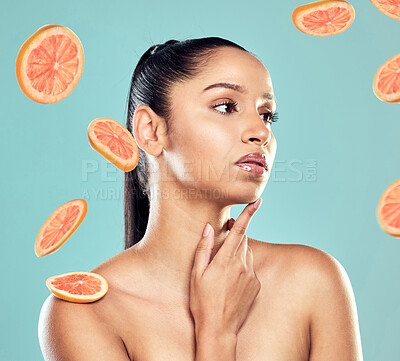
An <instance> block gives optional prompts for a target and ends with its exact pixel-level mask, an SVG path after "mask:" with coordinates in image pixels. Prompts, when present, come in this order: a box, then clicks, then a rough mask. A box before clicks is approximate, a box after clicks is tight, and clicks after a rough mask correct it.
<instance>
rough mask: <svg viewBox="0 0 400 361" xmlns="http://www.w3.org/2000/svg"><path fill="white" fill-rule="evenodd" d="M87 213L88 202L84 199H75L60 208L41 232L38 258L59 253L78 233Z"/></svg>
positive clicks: (36, 251) (44, 224)
mask: <svg viewBox="0 0 400 361" xmlns="http://www.w3.org/2000/svg"><path fill="white" fill-rule="evenodd" d="M86 213H87V202H86V201H85V200H84V199H74V200H72V201H69V202H67V203H65V204H63V205H61V206H60V207H58V208H57V209H56V210H55V211H54V212H53V213H52V214H51V215H50V217H49V218H47V220H46V221H45V222H44V223H43V225H42V227H41V228H40V230H39V233H38V235H37V237H36V242H35V253H36V256H38V257H42V256H46V255H48V254H50V253H53V252H55V251H57V250H58V249H59V248H60V247H61V246H62V245H63V244H64V243H65V242H66V240H67V239H68V238H69V237H71V235H72V234H73V233H74V232H75V231H76V229H77V228H78V227H79V225H80V224H81V223H82V221H83V219H84V218H85V216H86Z"/></svg>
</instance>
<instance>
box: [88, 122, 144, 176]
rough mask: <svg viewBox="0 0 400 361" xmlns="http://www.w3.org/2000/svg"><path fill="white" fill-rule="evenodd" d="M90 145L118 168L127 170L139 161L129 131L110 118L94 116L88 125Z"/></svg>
mask: <svg viewBox="0 0 400 361" xmlns="http://www.w3.org/2000/svg"><path fill="white" fill-rule="evenodd" d="M87 132H88V138H89V144H90V146H91V147H92V148H93V149H94V150H95V151H96V152H98V153H100V154H101V155H102V156H103V157H104V158H106V159H107V160H108V161H109V162H111V163H112V164H114V165H115V166H116V167H117V168H118V169H120V170H122V171H124V172H129V171H131V170H132V169H134V168H135V167H136V166H137V164H138V162H139V149H138V146H137V144H136V141H135V139H134V138H133V135H132V134H131V132H129V130H128V129H126V128H125V127H124V126H123V125H122V124H121V123H119V122H117V121H116V120H114V119H110V118H96V119H94V120H92V121H91V123H90V124H89V126H88V130H87Z"/></svg>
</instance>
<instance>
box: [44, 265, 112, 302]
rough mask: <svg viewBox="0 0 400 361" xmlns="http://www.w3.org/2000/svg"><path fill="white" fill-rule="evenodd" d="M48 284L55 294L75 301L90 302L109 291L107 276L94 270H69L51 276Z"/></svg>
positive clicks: (63, 298) (47, 281)
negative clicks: (104, 276)
mask: <svg viewBox="0 0 400 361" xmlns="http://www.w3.org/2000/svg"><path fill="white" fill-rule="evenodd" d="M46 286H47V287H48V289H49V290H50V291H51V293H53V294H54V296H56V297H58V298H61V299H62V300H65V301H70V302H75V303H89V302H94V301H97V300H98V299H100V298H102V297H103V296H104V295H105V294H106V293H107V291H108V283H107V281H106V279H105V278H103V277H102V276H100V275H99V274H97V273H94V272H69V273H64V274H62V275H58V276H52V277H49V278H48V279H47V280H46Z"/></svg>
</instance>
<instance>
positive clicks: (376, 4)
mask: <svg viewBox="0 0 400 361" xmlns="http://www.w3.org/2000/svg"><path fill="white" fill-rule="evenodd" d="M370 1H371V3H372V4H373V5H374V6H375V7H376V8H377V9H378V10H379V11H380V12H381V13H382V14H385V15H386V16H389V17H390V18H392V19H395V20H400V16H396V15H394V14H392V13H390V12H388V11H386V10H385V9H384V8H383V7H382V6H380V5H379V3H378V1H376V0H370Z"/></svg>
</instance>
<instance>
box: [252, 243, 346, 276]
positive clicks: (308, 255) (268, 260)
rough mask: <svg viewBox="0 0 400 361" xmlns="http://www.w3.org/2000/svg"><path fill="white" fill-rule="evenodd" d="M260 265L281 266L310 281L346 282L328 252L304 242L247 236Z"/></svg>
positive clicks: (339, 267)
mask: <svg viewBox="0 0 400 361" xmlns="http://www.w3.org/2000/svg"><path fill="white" fill-rule="evenodd" d="M249 246H250V247H252V249H253V250H254V251H255V252H254V254H255V257H258V262H259V264H260V266H264V267H268V266H269V265H273V266H276V267H283V268H285V269H286V270H287V272H295V273H296V274H297V275H300V276H303V277H305V278H306V279H308V280H309V281H310V283H311V284H314V283H313V282H314V281H316V280H318V281H319V282H328V283H329V282H339V283H342V282H347V281H348V277H347V273H346V271H345V269H344V267H343V266H342V265H341V263H340V262H339V261H338V260H337V259H336V258H335V257H333V256H332V255H330V254H329V253H327V252H325V251H322V250H320V249H318V248H315V247H311V246H307V245H304V244H278V243H269V242H263V241H258V240H255V239H251V238H249Z"/></svg>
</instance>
